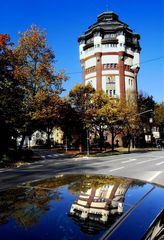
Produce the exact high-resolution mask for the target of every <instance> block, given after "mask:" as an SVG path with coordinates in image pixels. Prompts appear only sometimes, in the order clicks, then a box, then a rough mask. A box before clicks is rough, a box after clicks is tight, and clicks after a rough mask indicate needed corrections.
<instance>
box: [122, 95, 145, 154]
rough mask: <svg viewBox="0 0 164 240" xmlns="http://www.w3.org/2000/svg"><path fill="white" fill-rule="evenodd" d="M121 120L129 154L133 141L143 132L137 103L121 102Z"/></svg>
mask: <svg viewBox="0 0 164 240" xmlns="http://www.w3.org/2000/svg"><path fill="white" fill-rule="evenodd" d="M119 112H120V120H121V121H122V123H123V134H124V136H126V139H127V145H128V152H130V147H131V143H132V140H134V139H135V138H136V137H137V136H138V135H139V134H140V132H141V130H140V118H139V114H138V106H137V104H136V101H133V100H132V99H130V100H129V101H123V100H122V101H121V102H120V111H119Z"/></svg>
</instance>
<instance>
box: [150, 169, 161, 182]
mask: <svg viewBox="0 0 164 240" xmlns="http://www.w3.org/2000/svg"><path fill="white" fill-rule="evenodd" d="M161 173H162V171H159V172H157V173H156V174H154V175H153V176H152V177H151V178H149V179H148V181H149V182H151V181H153V180H154V179H155V178H156V177H158V176H159V174H161Z"/></svg>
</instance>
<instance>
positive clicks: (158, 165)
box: [155, 161, 164, 166]
mask: <svg viewBox="0 0 164 240" xmlns="http://www.w3.org/2000/svg"><path fill="white" fill-rule="evenodd" d="M162 164H164V161H163V162H160V163H156V164H155V165H157V166H159V165H162Z"/></svg>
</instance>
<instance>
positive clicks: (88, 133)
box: [87, 129, 89, 156]
mask: <svg viewBox="0 0 164 240" xmlns="http://www.w3.org/2000/svg"><path fill="white" fill-rule="evenodd" d="M87 156H89V130H88V129H87Z"/></svg>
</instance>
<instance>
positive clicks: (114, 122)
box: [100, 97, 123, 151]
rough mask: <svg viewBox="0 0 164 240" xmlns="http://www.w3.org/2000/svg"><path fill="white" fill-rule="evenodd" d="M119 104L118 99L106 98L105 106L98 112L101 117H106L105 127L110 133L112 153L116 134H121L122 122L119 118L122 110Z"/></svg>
mask: <svg viewBox="0 0 164 240" xmlns="http://www.w3.org/2000/svg"><path fill="white" fill-rule="evenodd" d="M120 104H121V102H120V100H119V99H118V98H111V97H109V98H108V102H107V104H105V105H104V106H103V107H102V109H100V112H101V113H102V114H103V115H106V117H105V118H106V123H105V124H106V126H107V129H108V131H109V132H110V133H111V145H112V151H114V147H115V144H114V140H115V138H116V136H117V135H118V134H120V133H121V132H122V128H123V125H122V123H123V121H122V120H121V118H122V116H120V114H121V112H122V111H123V109H122V108H121V107H120V106H121V105H120Z"/></svg>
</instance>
